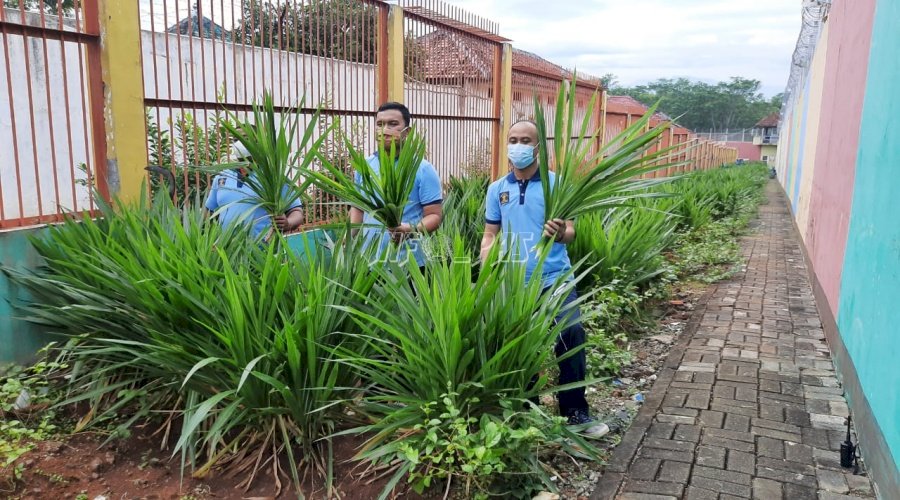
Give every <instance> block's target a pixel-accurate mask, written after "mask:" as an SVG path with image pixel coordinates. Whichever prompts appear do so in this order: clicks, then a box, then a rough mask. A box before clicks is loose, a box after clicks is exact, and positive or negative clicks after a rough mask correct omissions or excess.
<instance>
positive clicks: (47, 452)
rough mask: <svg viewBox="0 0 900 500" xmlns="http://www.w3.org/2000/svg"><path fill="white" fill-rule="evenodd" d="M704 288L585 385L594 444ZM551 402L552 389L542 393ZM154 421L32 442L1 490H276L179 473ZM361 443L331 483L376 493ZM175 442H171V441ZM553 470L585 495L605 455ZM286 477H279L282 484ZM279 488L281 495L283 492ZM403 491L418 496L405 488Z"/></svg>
mask: <svg viewBox="0 0 900 500" xmlns="http://www.w3.org/2000/svg"><path fill="white" fill-rule="evenodd" d="M702 293H703V288H702V287H700V286H699V285H698V286H695V287H693V288H686V289H682V290H677V291H676V292H675V295H674V297H676V298H675V299H672V300H670V301H665V302H663V303H661V304H659V305H658V307H660V308H662V310H664V314H663V316H662V318H661V319H660V320H659V322H658V324H657V326H656V328H652V329H648V331H647V332H645V333H644V334H643V335H642V336H640V337H637V338H635V339H633V340H632V341H631V343H630V351H631V353H632V355H633V356H632V362H631V363H630V364H629V365H627V366H625V367H624V368H623V369H622V371H621V373H620V374H619V376H617V377H616V378H615V379H613V380H610V381H607V382H605V383H601V384H596V385H594V386H591V387H589V388H588V391H587V392H588V401H589V403H590V404H591V408H592V410H593V412H594V414H595V415H596V416H597V417H598V418H599V419H600V420H601V421H603V422H606V423H607V424H609V426H610V429H611V432H610V434H608V435H607V436H606V437H605V438H604V439H603V440H601V441H598V443H597V444H598V447H599V448H600V449H601V453H602V454H603V455H604V458H605V457H606V456H608V455H609V454H611V452H612V449H613V448H614V447H615V445H616V444H617V443H618V442H619V439H620V437H621V436H622V435H624V433H625V431H626V430H627V429H628V426H629V425H630V423H631V420H632V419H633V418H634V416H635V415H636V413H637V411H638V409H639V408H640V404H641V403H640V402H639V400H640V396H637V397H636V395H643V394H645V393H646V392H648V391H650V390H651V389H652V386H653V382H654V381H655V380H656V373H657V372H658V371H659V369H660V367H661V366H662V364H663V362H664V360H665V358H666V356H667V355H668V353H669V351H670V350H671V348H672V346H673V345H674V344H675V343H676V342H677V339H678V337H679V335H680V334H681V332H682V331H683V329H684V327H685V326H686V324H687V322H688V319H689V317H690V313H691V311H692V310H693V309H694V308H695V304H696V301H697V300H699V299H700V297H701V296H702ZM545 403H546V404H548V405H552V404H553V403H552V397H545ZM157 430H158V429H155V428H152V427H149V426H139V427H136V428H134V429H132V433H131V436H129V437H127V438H124V439H116V440H113V441H111V442H110V443H109V444H106V445H104V444H103V442H104V441H105V440H106V436H105V435H102V434H97V433H90V432H88V433H80V434H75V435H72V436H67V437H60V438H59V440H56V439H54V440H48V441H42V442H37V443H35V447H34V449H32V450H31V451H29V452H27V453H25V454H24V455H22V456H21V457H20V458H19V460H17V461H16V463H15V465H18V466H19V468H20V469H19V470H20V472H19V476H18V478H17V479H15V480H13V477H14V476H13V475H14V474H15V467H14V466H9V467H6V468H0V477H2V478H4V484H0V492H2V493H3V495H6V496H9V497H11V498H21V499H23V500H24V499H29V498H31V499H42V498H47V497H48V496H53V497H60V498H77V497H78V496H79V495H85V497H82V498H88V499H94V498H96V497H98V496H105V497H106V498H109V499H112V498H147V499H188V498H195V499H205V498H259V499H262V498H274V497H275V493H276V489H277V488H276V486H275V483H274V481H273V480H272V474H271V470H270V468H267V469H265V470H264V471H263V472H261V477H260V478H259V479H258V480H256V481H254V483H253V485H252V487H251V488H250V489H249V490H247V491H246V492H244V491H243V488H241V487H240V486H239V483H240V480H239V479H237V478H233V477H231V478H230V477H226V476H224V475H223V474H221V473H215V472H214V473H213V474H212V475H210V476H209V477H207V478H204V479H194V478H192V477H190V474H189V473H188V474H186V475H185V478H184V479H183V480H182V479H181V477H180V475H179V467H180V465H179V457H178V456H177V455H176V456H175V457H172V456H171V452H170V451H163V450H161V449H160V448H161V446H160V445H161V438H160V437H159V435H155V436H154V434H155V433H156V431H157ZM361 443H362V439H360V438H348V437H341V438H338V439H337V440H336V442H335V459H336V460H335V462H336V467H337V470H336V472H335V479H336V489H337V490H338V491H341V492H344V493H343V498H347V499H352V498H358V499H370V498H375V497H377V496H378V493H379V492H380V491H381V489H382V488H383V487H384V484H385V482H386V481H387V479H386V478H382V479H380V480H374V481H373V476H374V475H373V474H371V473H368V472H367V471H365V470H364V468H363V467H359V466H357V465H355V464H354V463H352V462H349V460H350V458H351V457H352V456H353V455H354V454H355V453H356V449H357V448H358V446H359V445H360V444H361ZM173 444H174V442H170V443H169V446H168V447H169V448H171V446H172V445H173ZM549 463H550V464H551V465H552V466H553V467H554V468H555V469H556V471H557V472H558V474H557V481H558V484H559V488H560V493H559V494H560V496H561V497H562V498H573V499H574V498H578V499H582V498H587V497H588V496H589V494H590V492H591V491H592V489H593V486H594V484H595V483H596V481H597V480H598V479H599V477H600V474H601V473H602V471H603V467H604V463H603V462H596V461H591V460H579V459H574V460H573V459H571V458H569V457H565V458H563V457H560V458H559V459H556V460H551V461H550V462H549ZM287 487H288V485H283V488H287ZM305 493H306V494H307V496H308V497H311V498H316V497H317V494H319V495H321V493H322V491H321V490H319V491H316V490H314V489H313V488H312V487H310V486H309V485H307V490H306V491H305ZM282 496H284V495H282ZM403 496H404V497H405V498H417V497H419V496H418V495H416V494H415V493H414V492H409V491H407V492H405V493H404V495H403Z"/></svg>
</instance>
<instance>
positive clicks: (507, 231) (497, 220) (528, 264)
mask: <svg viewBox="0 0 900 500" xmlns="http://www.w3.org/2000/svg"><path fill="white" fill-rule="evenodd" d="M555 176H556V174H555V173H553V172H550V180H551V182H552V181H553V179H554V178H555ZM485 222H486V223H488V224H498V225H499V226H500V233H501V234H500V235H499V236H500V241H501V242H502V244H503V249H504V250H506V249H508V248H509V246H510V245H511V244H516V245H517V246H518V251H513V252H512V254H511V255H512V258H516V257H518V261H519V262H522V263H525V276H526V278H527V279H529V280H530V279H531V274H532V273H533V272H534V269H535V267H537V263H538V253H537V252H535V251H534V247H535V245H537V244H538V242H539V241H540V240H541V235H542V234H543V232H544V223H545V222H546V221H545V220H544V188H543V186H542V185H541V174H540V172H539V171H538V172H535V174H534V176H532V177H531V179H528V180H525V181H519V180H518V179H516V176H515V174H513V173H512V172H510V173H509V174H508V175H506V176H503V177H502V178H500V179H498V180H496V181H494V182H493V183H492V184H491V185H490V186H488V190H487V199H486V200H485ZM571 268H572V263H571V262H570V261H569V253H568V251H566V246H565V245H563V244H562V243H553V246H552V248H551V249H550V255H548V256H547V260H545V261H544V267H543V269H542V273H541V281H542V282H543V285H544V286H545V287H548V286H550V285H552V284H553V283H554V282H555V281H556V279H557V278H559V277H560V276H561V275H563V274H565V273H566V272H568V271H569V269H571Z"/></svg>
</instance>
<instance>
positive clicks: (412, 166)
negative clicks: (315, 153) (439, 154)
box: [303, 128, 425, 228]
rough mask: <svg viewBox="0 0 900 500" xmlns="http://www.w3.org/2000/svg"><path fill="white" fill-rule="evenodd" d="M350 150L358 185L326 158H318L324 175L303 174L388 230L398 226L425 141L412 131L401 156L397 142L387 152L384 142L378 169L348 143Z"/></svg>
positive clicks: (313, 171) (314, 173)
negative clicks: (369, 215)
mask: <svg viewBox="0 0 900 500" xmlns="http://www.w3.org/2000/svg"><path fill="white" fill-rule="evenodd" d="M347 149H348V151H349V153H350V161H351V164H352V165H353V169H354V170H355V172H356V174H357V175H358V176H359V183H358V184H357V182H356V179H355V177H354V176H353V175H351V174H349V173H348V172H346V171H345V170H344V169H342V168H341V167H340V166H339V165H335V164H333V163H331V162H330V161H329V159H328V158H326V157H325V156H323V155H319V160H320V163H321V165H322V167H323V168H324V169H325V172H322V171H319V170H313V169H311V168H308V167H307V166H304V167H303V169H304V170H303V172H304V174H305V175H307V176H308V177H309V178H310V179H311V180H312V182H314V183H315V185H316V187H317V188H319V189H321V190H322V191H324V192H326V193H328V194H330V195H332V196H334V197H336V198H337V199H339V200H341V201H343V202H345V203H348V204H350V205H352V206H354V207H356V208H358V209H360V210H362V211H363V212H366V213H369V214H371V215H372V217H374V218H375V219H376V220H377V221H378V222H380V223H382V224H384V226H385V227H387V228H395V227H398V226H399V225H400V224H401V223H402V222H403V219H402V217H403V209H404V208H405V207H406V204H407V203H408V202H409V196H410V193H412V190H413V186H414V185H415V181H416V173H417V172H418V171H419V165H420V164H421V163H422V160H423V159H424V158H425V140H424V139H423V138H422V136H420V135H419V134H418V133H417V132H416V130H415V129H414V128H413V129H411V130H410V131H409V133H408V134H407V136H406V138H405V139H404V140H403V147H402V148H400V151H399V154H398V152H397V150H396V146H395V144H394V143H391V145H390V147H389V149H388V148H386V147H385V144H384V142H383V141H382V142H381V144H380V145H379V148H378V155H379V158H378V160H379V162H378V167H373V166H372V165H370V164H369V161H368V159H367V158H366V155H365V154H364V153H362V152H361V151H359V150H357V149H356V148H354V147H353V145H352V144H351V143H349V141H348V143H347Z"/></svg>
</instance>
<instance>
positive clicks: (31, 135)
mask: <svg viewBox="0 0 900 500" xmlns="http://www.w3.org/2000/svg"><path fill="white" fill-rule="evenodd" d="M2 5H3V7H0V36H2V44H3V48H2V50H0V67H3V70H2V71H3V79H2V82H3V84H5V85H3V86H4V87H5V92H4V91H3V90H0V165H2V167H0V168H2V172H0V228H14V227H22V226H29V225H33V224H38V223H44V222H53V221H59V220H61V219H62V218H63V216H64V215H65V214H66V213H73V212H75V213H79V212H85V211H86V212H88V213H90V212H92V211H93V210H95V209H96V203H95V201H96V200H95V199H94V196H95V192H96V193H99V195H100V196H104V197H105V196H107V195H108V188H107V184H106V174H105V163H106V159H105V143H104V142H103V135H104V130H103V95H102V93H103V89H102V86H101V80H100V27H99V16H98V12H97V0H82V1H78V2H74V3H72V2H65V3H63V2H62V1H58V2H56V3H55V4H53V2H27V3H26V2H24V1H22V0H19V1H18V2H15V1H5V2H4V3H3V4H2Z"/></svg>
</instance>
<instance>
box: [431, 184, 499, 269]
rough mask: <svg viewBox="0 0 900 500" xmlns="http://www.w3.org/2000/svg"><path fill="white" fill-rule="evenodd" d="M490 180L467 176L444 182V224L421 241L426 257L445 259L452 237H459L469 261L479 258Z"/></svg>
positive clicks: (475, 260)
mask: <svg viewBox="0 0 900 500" xmlns="http://www.w3.org/2000/svg"><path fill="white" fill-rule="evenodd" d="M489 184H490V177H488V176H487V175H486V174H476V175H473V176H468V177H451V178H450V181H449V182H448V183H447V186H446V189H445V192H446V193H447V194H446V196H445V197H444V203H443V215H444V217H443V221H442V222H441V227H440V230H439V231H438V233H437V234H436V235H434V237H432V238H427V239H425V240H423V244H424V245H425V248H426V250H428V255H429V256H430V257H431V258H433V259H435V258H437V259H447V258H449V256H450V253H451V246H452V242H453V238H454V237H455V236H456V235H460V236H461V237H462V239H463V241H464V245H465V248H466V249H467V250H468V251H469V260H470V262H472V264H473V265H474V264H475V263H476V262H478V260H479V259H480V249H481V237H482V235H483V234H484V203H485V196H486V193H487V188H488V185H489Z"/></svg>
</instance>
